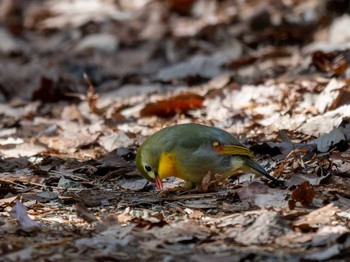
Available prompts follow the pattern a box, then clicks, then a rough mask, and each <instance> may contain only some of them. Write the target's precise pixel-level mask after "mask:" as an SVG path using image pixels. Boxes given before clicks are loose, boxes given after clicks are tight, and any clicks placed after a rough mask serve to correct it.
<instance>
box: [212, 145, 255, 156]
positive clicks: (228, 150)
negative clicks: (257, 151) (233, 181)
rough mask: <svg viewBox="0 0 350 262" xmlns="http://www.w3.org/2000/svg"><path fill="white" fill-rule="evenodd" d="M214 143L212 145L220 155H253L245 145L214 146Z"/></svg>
mask: <svg viewBox="0 0 350 262" xmlns="http://www.w3.org/2000/svg"><path fill="white" fill-rule="evenodd" d="M214 143H215V142H214ZM214 143H213V145H214V149H215V151H216V152H218V153H219V154H222V155H240V156H248V157H253V156H254V155H253V153H252V152H251V151H250V150H249V149H248V148H246V147H245V146H236V145H217V146H215V144H214Z"/></svg>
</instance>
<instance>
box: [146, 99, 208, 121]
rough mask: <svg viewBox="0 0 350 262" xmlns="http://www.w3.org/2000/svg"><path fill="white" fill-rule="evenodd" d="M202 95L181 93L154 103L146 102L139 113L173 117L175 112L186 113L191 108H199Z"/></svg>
mask: <svg viewBox="0 0 350 262" xmlns="http://www.w3.org/2000/svg"><path fill="white" fill-rule="evenodd" d="M203 101H204V97H202V96H200V95H197V94H194V93H183V94H180V95H177V96H174V97H172V98H169V99H166V100H160V101H158V102H155V103H149V104H147V105H146V106H145V107H144V108H143V109H142V110H141V111H140V115H141V116H143V117H145V116H159V117H164V118H167V117H173V116H175V115H176V114H180V113H183V114H185V113H187V112H188V111H189V110H191V109H197V108H201V107H202V105H203Z"/></svg>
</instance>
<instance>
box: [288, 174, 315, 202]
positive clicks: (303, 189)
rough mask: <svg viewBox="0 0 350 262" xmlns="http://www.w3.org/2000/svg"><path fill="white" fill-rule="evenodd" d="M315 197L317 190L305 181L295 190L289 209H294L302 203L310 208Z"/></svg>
mask: <svg viewBox="0 0 350 262" xmlns="http://www.w3.org/2000/svg"><path fill="white" fill-rule="evenodd" d="M314 197H315V189H314V188H313V186H312V185H310V183H309V181H304V182H303V183H301V185H300V186H298V187H297V188H296V189H294V190H293V192H292V195H291V199H290V200H289V208H290V209H294V208H295V205H296V203H298V202H300V203H301V204H302V205H303V206H310V205H311V204H312V201H313V199H314Z"/></svg>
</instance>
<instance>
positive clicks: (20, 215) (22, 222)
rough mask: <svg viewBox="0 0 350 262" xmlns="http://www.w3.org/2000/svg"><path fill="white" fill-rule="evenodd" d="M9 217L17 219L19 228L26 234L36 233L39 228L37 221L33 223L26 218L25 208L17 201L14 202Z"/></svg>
mask: <svg viewBox="0 0 350 262" xmlns="http://www.w3.org/2000/svg"><path fill="white" fill-rule="evenodd" d="M10 215H11V216H12V217H14V218H16V219H17V223H18V225H19V226H20V228H21V229H22V230H24V231H26V232H34V231H38V230H40V228H41V226H40V224H39V223H38V222H37V221H34V220H33V219H31V218H30V217H29V216H28V214H27V207H26V206H25V205H23V204H22V202H20V201H18V200H16V202H15V205H14V206H13V207H12V209H11V211H10Z"/></svg>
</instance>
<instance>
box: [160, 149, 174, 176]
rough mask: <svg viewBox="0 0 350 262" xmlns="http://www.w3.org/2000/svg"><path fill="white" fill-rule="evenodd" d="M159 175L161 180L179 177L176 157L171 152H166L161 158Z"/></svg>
mask: <svg viewBox="0 0 350 262" xmlns="http://www.w3.org/2000/svg"><path fill="white" fill-rule="evenodd" d="M158 175H159V177H160V178H161V179H163V178H166V177H170V176H176V177H177V176H179V169H178V165H177V161H176V157H175V155H174V154H173V153H171V152H165V153H163V154H162V155H161V156H160V160H159V167H158Z"/></svg>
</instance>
